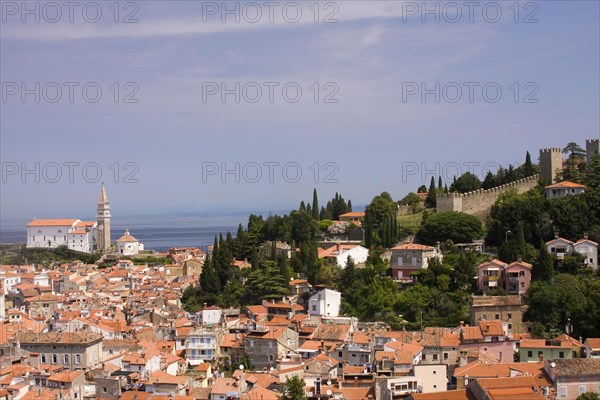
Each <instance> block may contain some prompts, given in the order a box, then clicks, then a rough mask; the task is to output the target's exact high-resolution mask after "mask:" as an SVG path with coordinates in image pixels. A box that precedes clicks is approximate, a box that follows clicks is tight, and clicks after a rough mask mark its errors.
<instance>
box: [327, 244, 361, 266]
mask: <svg viewBox="0 0 600 400" xmlns="http://www.w3.org/2000/svg"><path fill="white" fill-rule="evenodd" d="M318 253H319V258H325V259H326V260H328V261H330V262H332V263H335V264H337V265H338V266H340V267H341V268H344V267H345V266H346V263H347V262H348V256H350V257H351V258H352V260H353V261H354V263H355V264H362V263H364V262H365V261H367V257H369V249H367V248H365V247H362V246H360V245H357V244H340V243H336V244H335V245H334V246H331V247H329V248H327V249H321V248H319V249H318Z"/></svg>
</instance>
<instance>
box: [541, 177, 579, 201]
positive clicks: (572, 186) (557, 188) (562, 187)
mask: <svg viewBox="0 0 600 400" xmlns="http://www.w3.org/2000/svg"><path fill="white" fill-rule="evenodd" d="M585 188H586V187H585V186H583V185H580V184H579V183H575V182H571V181H563V182H558V183H555V184H554V185H550V186H546V187H545V188H544V190H545V191H546V197H547V198H549V199H556V198H559V197H564V196H569V195H573V194H580V193H583V192H584V191H585Z"/></svg>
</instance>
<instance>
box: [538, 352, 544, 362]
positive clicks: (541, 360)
mask: <svg viewBox="0 0 600 400" xmlns="http://www.w3.org/2000/svg"><path fill="white" fill-rule="evenodd" d="M539 358H540V362H543V361H544V353H540V355H539Z"/></svg>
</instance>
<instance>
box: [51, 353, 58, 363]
mask: <svg viewBox="0 0 600 400" xmlns="http://www.w3.org/2000/svg"><path fill="white" fill-rule="evenodd" d="M52 364H58V355H57V354H52Z"/></svg>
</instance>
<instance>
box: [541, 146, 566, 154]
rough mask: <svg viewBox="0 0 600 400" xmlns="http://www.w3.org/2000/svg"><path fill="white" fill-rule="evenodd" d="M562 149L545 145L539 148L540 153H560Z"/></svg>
mask: <svg viewBox="0 0 600 400" xmlns="http://www.w3.org/2000/svg"><path fill="white" fill-rule="evenodd" d="M562 152H563V149H561V148H560V147H546V148H543V149H540V154H546V153H560V154H562Z"/></svg>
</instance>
